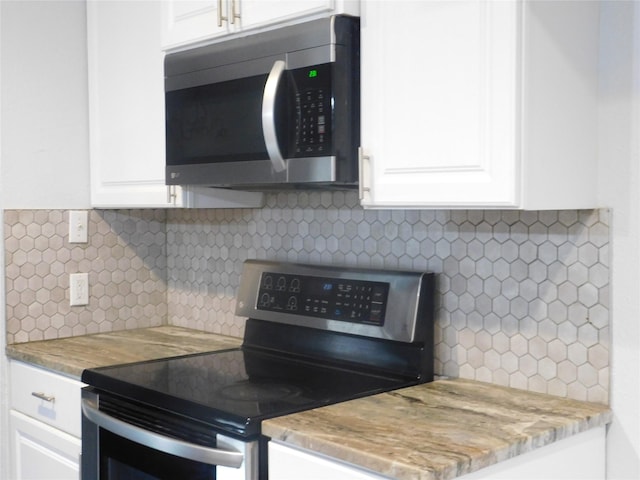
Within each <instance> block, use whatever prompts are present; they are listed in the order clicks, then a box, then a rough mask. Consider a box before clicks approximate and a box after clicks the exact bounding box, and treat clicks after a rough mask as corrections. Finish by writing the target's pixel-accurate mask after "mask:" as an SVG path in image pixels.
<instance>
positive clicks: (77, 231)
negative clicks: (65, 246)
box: [69, 210, 89, 243]
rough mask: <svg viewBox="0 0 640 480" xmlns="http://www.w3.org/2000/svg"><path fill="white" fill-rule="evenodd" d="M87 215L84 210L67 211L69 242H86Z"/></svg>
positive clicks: (87, 237) (87, 236)
mask: <svg viewBox="0 0 640 480" xmlns="http://www.w3.org/2000/svg"><path fill="white" fill-rule="evenodd" d="M88 219H89V215H88V212H87V211H86V210H70V211H69V243H87V242H88V240H89V234H88V230H89V220H88Z"/></svg>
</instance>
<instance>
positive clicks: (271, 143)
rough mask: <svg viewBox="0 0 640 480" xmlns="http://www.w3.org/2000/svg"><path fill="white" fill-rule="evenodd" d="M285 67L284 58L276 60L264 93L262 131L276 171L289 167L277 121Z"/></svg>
mask: <svg viewBox="0 0 640 480" xmlns="http://www.w3.org/2000/svg"><path fill="white" fill-rule="evenodd" d="M285 68H286V65H285V63H284V62H283V61H282V60H277V61H276V62H274V64H273V67H272V68H271V72H270V73H269V76H268V77H267V83H266V84H265V86H264V94H263V95H262V131H263V134H264V143H265V145H266V147H267V153H268V154H269V160H270V161H271V165H272V166H273V169H274V170H275V171H276V172H282V171H284V170H285V169H286V168H287V164H286V163H285V161H284V158H282V153H280V147H278V136H277V132H276V122H275V106H276V96H277V93H278V85H279V84H280V80H281V79H282V74H283V73H284V71H285Z"/></svg>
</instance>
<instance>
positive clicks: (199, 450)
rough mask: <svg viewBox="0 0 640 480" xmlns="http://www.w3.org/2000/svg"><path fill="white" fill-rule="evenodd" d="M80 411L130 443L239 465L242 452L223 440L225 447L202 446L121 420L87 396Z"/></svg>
mask: <svg viewBox="0 0 640 480" xmlns="http://www.w3.org/2000/svg"><path fill="white" fill-rule="evenodd" d="M82 412H83V414H84V416H85V417H86V418H87V419H89V420H90V421H92V422H93V423H95V424H96V425H98V426H99V427H102V428H104V429H105V430H109V431H110V432H112V433H115V434H116V435H120V436H121V437H124V438H126V439H128V440H131V441H132V442H135V443H139V444H141V445H144V446H146V447H149V448H153V449H154V450H159V451H161V452H166V453H170V454H172V455H175V456H177V457H181V458H187V459H189V460H193V461H196V462H202V463H206V464H208V465H216V466H220V467H232V468H239V467H240V466H241V465H242V462H243V460H244V455H243V454H242V453H241V452H238V451H237V450H235V449H233V448H232V447H229V446H228V445H225V444H223V443H222V442H220V444H221V445H223V446H224V449H219V448H209V447H203V446H201V445H196V444H193V443H189V442H184V441H182V440H178V439H176V438H171V437H167V436H165V435H160V434H158V433H155V432H151V431H149V430H145V429H143V428H140V427H136V426H135V425H131V424H129V423H126V422H123V421H122V420H118V419H117V418H114V417H112V416H110V415H107V414H105V413H103V412H101V411H100V410H98V408H97V407H96V404H95V403H94V402H92V401H91V400H88V399H86V398H84V399H82Z"/></svg>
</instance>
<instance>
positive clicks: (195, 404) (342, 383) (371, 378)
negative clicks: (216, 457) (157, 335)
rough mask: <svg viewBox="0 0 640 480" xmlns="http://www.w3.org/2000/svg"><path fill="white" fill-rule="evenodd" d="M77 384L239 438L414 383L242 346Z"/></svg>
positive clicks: (130, 367) (99, 371) (100, 372)
mask: <svg viewBox="0 0 640 480" xmlns="http://www.w3.org/2000/svg"><path fill="white" fill-rule="evenodd" d="M82 381H83V382H85V383H88V384H89V385H91V386H92V387H94V388H96V389H99V390H100V391H103V392H109V393H112V394H115V395H119V396H123V397H126V398H128V399H132V400H135V401H136V402H141V403H144V404H148V405H151V406H154V407H158V408H161V409H165V410H168V411H171V412H175V413H178V414H182V415H185V416H188V417H191V418H195V419H198V420H200V421H203V422H205V423H208V424H211V425H213V426H215V427H216V428H219V429H222V430H224V431H225V432H227V433H229V434H233V435H236V436H240V437H242V438H249V437H254V436H257V435H258V434H259V433H260V422H261V421H262V420H264V419H267V418H271V417H276V416H281V415H286V414H289V413H293V412H298V411H302V410H308V409H311V408H317V407H320V406H323V405H328V404H331V403H336V402H340V401H345V400H350V399H354V398H358V397H362V396H365V395H371V394H375V393H380V392H383V391H388V390H392V389H396V388H401V387H404V386H408V385H412V384H415V383H416V380H415V379H414V380H411V379H407V378H397V377H387V376H382V375H376V374H370V373H366V372H362V371H352V370H349V369H345V368H339V367H334V366H331V365H327V364H317V363H309V362H307V361H303V360H299V359H295V358H291V357H289V356H285V355H282V356H281V355H274V354H271V353H266V352H264V351H260V350H255V349H251V348H246V347H243V348H237V349H232V350H224V351H217V352H211V353H203V354H195V355H188V356H183V357H174V358H169V359H162V360H154V361H148V362H140V363H134V364H127V365H121V366H112V367H102V368H95V369H89V370H85V372H84V373H83V375H82Z"/></svg>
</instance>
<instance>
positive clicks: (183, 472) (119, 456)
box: [99, 429, 216, 480]
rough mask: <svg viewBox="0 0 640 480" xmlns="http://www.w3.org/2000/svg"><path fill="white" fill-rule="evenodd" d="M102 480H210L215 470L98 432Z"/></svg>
mask: <svg viewBox="0 0 640 480" xmlns="http://www.w3.org/2000/svg"><path fill="white" fill-rule="evenodd" d="M99 478H100V479H101V480H176V479H189V480H213V479H215V478H216V467H215V466H213V465H208V464H205V463H200V462H194V461H193V460H187V459H184V458H180V457H176V456H174V455H169V454H167V453H163V452H160V451H158V450H154V449H152V448H148V447H145V446H144V445H140V444H138V443H135V442H132V441H130V440H127V439H125V438H122V437H120V436H118V435H115V434H113V433H111V432H109V431H107V430H103V429H100V477H99Z"/></svg>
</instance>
